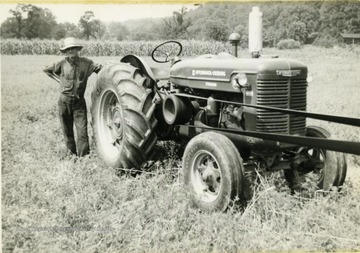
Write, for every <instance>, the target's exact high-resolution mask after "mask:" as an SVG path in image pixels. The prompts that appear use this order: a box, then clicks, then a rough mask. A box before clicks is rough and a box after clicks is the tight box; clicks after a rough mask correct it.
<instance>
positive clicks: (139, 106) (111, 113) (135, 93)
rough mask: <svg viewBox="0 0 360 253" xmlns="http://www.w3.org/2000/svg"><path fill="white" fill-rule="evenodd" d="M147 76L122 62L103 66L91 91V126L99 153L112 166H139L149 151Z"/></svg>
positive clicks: (151, 134)
mask: <svg viewBox="0 0 360 253" xmlns="http://www.w3.org/2000/svg"><path fill="white" fill-rule="evenodd" d="M149 83H150V80H149V79H148V78H146V77H144V76H143V75H142V74H141V72H140V70H139V69H137V68H135V67H133V66H131V65H130V64H125V63H116V64H112V65H107V66H105V67H104V68H103V69H102V70H101V72H100V73H99V74H98V79H97V82H96V86H95V89H94V91H93V92H92V94H91V100H92V106H91V114H92V129H93V134H94V143H95V145H96V149H97V152H98V154H99V156H100V157H101V158H102V159H103V160H104V161H105V163H106V164H108V165H109V166H111V167H113V168H127V169H133V168H135V169H138V168H140V167H141V166H142V165H143V163H144V162H145V161H146V160H147V159H148V158H149V156H150V155H151V151H152V150H153V148H154V146H155V143H156V141H157V136H156V133H155V126H156V123H157V121H156V119H155V117H154V111H155V104H154V103H153V102H152V99H153V96H154V95H153V92H152V90H151V89H149V88H147V86H148V85H149Z"/></svg>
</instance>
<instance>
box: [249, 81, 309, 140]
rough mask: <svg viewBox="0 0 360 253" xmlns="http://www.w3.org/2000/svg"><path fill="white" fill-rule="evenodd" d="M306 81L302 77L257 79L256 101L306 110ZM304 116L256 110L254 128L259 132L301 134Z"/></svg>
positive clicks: (303, 126)
mask: <svg viewBox="0 0 360 253" xmlns="http://www.w3.org/2000/svg"><path fill="white" fill-rule="evenodd" d="M306 88H307V82H306V80H303V79H300V80H299V79H286V80H258V81H257V103H258V105H262V106H271V107H278V108H285V109H294V110H304V111H305V110H306ZM305 125H306V119H305V117H299V116H293V115H288V114H282V113H280V112H270V111H267V110H264V109H257V110H256V129H257V131H260V132H268V133H284V134H302V133H304V131H305Z"/></svg>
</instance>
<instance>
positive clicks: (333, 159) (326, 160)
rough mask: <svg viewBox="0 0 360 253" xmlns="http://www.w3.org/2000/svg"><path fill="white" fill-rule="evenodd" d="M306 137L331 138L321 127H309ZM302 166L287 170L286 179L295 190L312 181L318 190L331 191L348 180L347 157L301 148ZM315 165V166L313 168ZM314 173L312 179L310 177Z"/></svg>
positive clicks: (285, 172)
mask: <svg viewBox="0 0 360 253" xmlns="http://www.w3.org/2000/svg"><path fill="white" fill-rule="evenodd" d="M306 136H309V137H317V138H330V133H329V132H328V131H326V130H325V129H323V128H321V127H308V128H307V129H306ZM299 155H301V156H303V157H304V158H307V159H303V162H302V164H300V165H299V166H297V168H292V169H291V170H285V171H284V175H285V179H286V180H287V181H288V182H289V184H290V187H291V188H292V189H293V190H301V189H304V188H306V187H304V185H306V184H305V183H306V182H307V181H309V180H312V181H313V183H314V184H316V187H317V189H321V190H325V191H329V190H331V188H332V187H334V186H335V187H341V186H342V185H343V184H344V181H345V178H346V171H347V164H346V160H345V155H344V154H343V153H338V152H334V151H329V150H325V149H319V148H301V152H300V153H299ZM311 165H313V166H311ZM310 173H312V174H313V175H312V177H309V175H310Z"/></svg>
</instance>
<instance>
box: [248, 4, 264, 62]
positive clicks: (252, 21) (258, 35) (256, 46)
mask: <svg viewBox="0 0 360 253" xmlns="http://www.w3.org/2000/svg"><path fill="white" fill-rule="evenodd" d="M262 15H263V14H262V12H260V9H259V7H253V8H252V11H251V13H250V15H249V51H250V53H251V55H252V57H253V58H259V57H260V51H261V49H262V44H263V40H262Z"/></svg>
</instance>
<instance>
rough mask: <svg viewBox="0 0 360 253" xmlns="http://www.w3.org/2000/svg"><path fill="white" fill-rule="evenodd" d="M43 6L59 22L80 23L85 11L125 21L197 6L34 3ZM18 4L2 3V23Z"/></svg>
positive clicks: (112, 19) (163, 15)
mask: <svg viewBox="0 0 360 253" xmlns="http://www.w3.org/2000/svg"><path fill="white" fill-rule="evenodd" d="M33 5H36V6H39V7H41V8H48V9H50V10H51V12H52V13H53V14H54V16H56V21H57V22H58V23H63V22H70V23H74V24H78V22H79V19H80V17H81V16H82V15H83V14H84V12H85V11H89V10H90V11H93V12H94V15H95V18H97V19H100V20H101V21H103V22H109V21H125V20H129V19H139V18H148V17H154V18H159V17H167V16H172V13H173V11H178V10H180V9H181V7H182V6H185V7H187V8H188V10H190V9H193V8H195V6H194V5H190V4H187V5H186V4H184V5H182V4H33ZM15 7H16V4H1V10H0V23H2V22H4V21H5V20H6V19H7V18H8V17H11V13H9V10H10V9H15Z"/></svg>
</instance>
